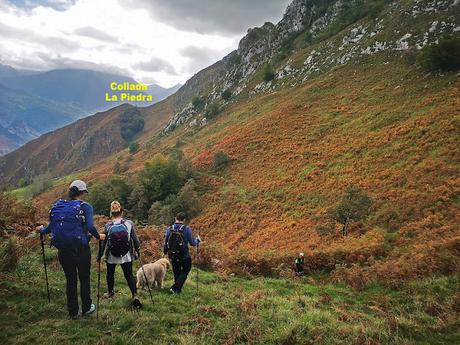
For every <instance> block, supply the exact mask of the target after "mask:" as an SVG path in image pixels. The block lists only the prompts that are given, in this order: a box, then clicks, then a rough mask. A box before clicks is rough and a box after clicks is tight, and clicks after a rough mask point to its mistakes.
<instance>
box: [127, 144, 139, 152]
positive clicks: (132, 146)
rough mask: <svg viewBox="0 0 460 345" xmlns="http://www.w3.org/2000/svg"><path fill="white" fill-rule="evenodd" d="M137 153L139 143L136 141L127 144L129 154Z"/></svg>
mask: <svg viewBox="0 0 460 345" xmlns="http://www.w3.org/2000/svg"><path fill="white" fill-rule="evenodd" d="M137 151H139V143H138V142H137V141H133V142H132V143H131V144H129V153H131V154H132V155H133V154H135V153H136V152H137Z"/></svg>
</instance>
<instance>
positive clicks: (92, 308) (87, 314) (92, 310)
mask: <svg viewBox="0 0 460 345" xmlns="http://www.w3.org/2000/svg"><path fill="white" fill-rule="evenodd" d="M95 311H96V306H95V305H94V303H91V307H89V310H88V311H85V312H84V313H83V315H84V316H89V315H91V314H92V313H94V312H95Z"/></svg>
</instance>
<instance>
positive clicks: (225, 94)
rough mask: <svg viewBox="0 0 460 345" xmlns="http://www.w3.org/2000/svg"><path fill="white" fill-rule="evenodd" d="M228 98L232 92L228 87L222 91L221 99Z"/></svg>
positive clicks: (225, 99)
mask: <svg viewBox="0 0 460 345" xmlns="http://www.w3.org/2000/svg"><path fill="white" fill-rule="evenodd" d="M230 98H232V92H231V91H230V90H229V89H227V90H225V91H224V92H222V99H223V100H224V101H228V100H229V99H230Z"/></svg>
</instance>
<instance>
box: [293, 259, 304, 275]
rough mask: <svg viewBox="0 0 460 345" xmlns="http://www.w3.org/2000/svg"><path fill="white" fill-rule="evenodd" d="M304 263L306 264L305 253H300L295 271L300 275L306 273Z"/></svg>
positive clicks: (296, 260)
mask: <svg viewBox="0 0 460 345" xmlns="http://www.w3.org/2000/svg"><path fill="white" fill-rule="evenodd" d="M304 265H305V258H304V254H303V253H300V254H299V256H298V257H297V258H296V259H295V273H296V275H298V276H303V275H304V273H305V272H304Z"/></svg>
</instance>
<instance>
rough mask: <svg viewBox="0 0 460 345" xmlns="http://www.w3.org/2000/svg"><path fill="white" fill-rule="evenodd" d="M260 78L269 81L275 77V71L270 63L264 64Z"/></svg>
mask: <svg viewBox="0 0 460 345" xmlns="http://www.w3.org/2000/svg"><path fill="white" fill-rule="evenodd" d="M262 78H263V80H264V81H266V82H269V81H271V80H273V79H274V78H275V73H274V72H273V67H272V65H271V64H266V65H265V67H264V69H263V72H262Z"/></svg>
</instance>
